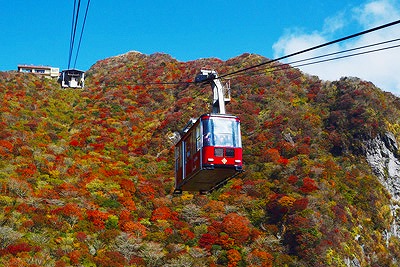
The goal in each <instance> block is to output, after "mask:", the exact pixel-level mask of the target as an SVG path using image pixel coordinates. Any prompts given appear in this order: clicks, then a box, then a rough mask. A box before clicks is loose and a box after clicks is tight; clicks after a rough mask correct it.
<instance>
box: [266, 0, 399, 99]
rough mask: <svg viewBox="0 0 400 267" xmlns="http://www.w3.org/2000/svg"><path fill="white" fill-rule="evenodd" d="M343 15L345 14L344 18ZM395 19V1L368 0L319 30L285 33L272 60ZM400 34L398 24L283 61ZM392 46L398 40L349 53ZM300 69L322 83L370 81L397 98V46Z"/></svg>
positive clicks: (397, 15)
mask: <svg viewBox="0 0 400 267" xmlns="http://www.w3.org/2000/svg"><path fill="white" fill-rule="evenodd" d="M345 12H346V13H347V15H345ZM349 12H350V13H351V15H350V16H349V15H348V13H349ZM351 18H353V20H351ZM398 19H400V7H399V6H398V4H396V2H395V1H391V0H376V1H369V2H366V3H365V4H364V5H363V6H360V7H358V8H355V9H352V10H346V11H344V12H342V13H340V14H336V15H335V14H333V16H332V17H329V18H327V19H325V23H324V25H321V28H322V30H321V31H314V32H312V33H305V32H302V31H300V30H299V29H291V30H288V31H287V32H286V33H285V34H283V35H282V36H281V38H280V39H279V40H278V41H277V42H276V43H275V44H274V45H273V49H274V57H275V58H279V57H281V56H284V55H289V54H292V53H295V52H298V51H301V50H304V49H307V48H310V47H314V46H316V45H319V44H323V43H326V42H329V41H332V40H334V39H337V38H340V37H343V36H336V37H332V36H335V33H336V32H337V31H338V30H341V29H343V28H344V27H348V26H352V28H357V29H360V28H361V30H367V29H370V28H373V27H376V26H379V25H383V24H386V23H389V22H392V21H396V20H398ZM358 31H360V30H354V31H351V33H356V32H358ZM399 33H400V25H394V26H391V27H389V28H385V29H382V30H379V31H376V32H373V33H369V34H366V35H362V36H361V37H357V38H354V39H351V40H349V41H345V42H341V43H337V44H334V45H330V46H327V47H324V48H321V49H317V50H313V51H311V52H307V53H304V54H301V55H299V56H296V57H290V58H288V59H287V60H286V61H285V62H287V63H290V62H293V61H296V60H299V59H306V58H311V57H315V56H320V55H325V54H328V53H334V52H339V51H343V50H347V49H352V48H356V47H361V46H365V45H370V44H374V43H378V42H383V41H388V40H392V39H396V38H400V34H399ZM336 35H338V34H336ZM391 45H400V41H398V42H393V43H391V44H386V45H383V46H377V47H371V48H368V49H366V50H357V51H353V52H351V53H359V52H362V51H367V50H371V49H377V48H382V47H387V46H391ZM343 55H345V54H339V55H335V56H334V57H338V56H343ZM323 59H326V58H323ZM320 60H321V59H320ZM293 65H296V64H293ZM300 69H301V70H302V71H304V72H306V73H309V74H312V75H317V76H319V77H320V78H321V79H324V80H337V79H340V77H343V76H355V77H359V78H361V79H364V80H367V81H371V82H373V83H374V84H375V85H376V86H378V87H380V88H381V89H382V90H384V91H390V92H393V93H395V94H397V95H400V75H399V70H400V47H398V48H394V49H388V50H385V51H381V52H375V53H368V54H364V55H360V56H354V57H349V58H345V59H339V60H334V61H328V62H325V63H320V64H313V65H310V66H304V67H300Z"/></svg>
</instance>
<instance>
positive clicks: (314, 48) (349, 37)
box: [220, 20, 400, 78]
mask: <svg viewBox="0 0 400 267" xmlns="http://www.w3.org/2000/svg"><path fill="white" fill-rule="evenodd" d="M399 23H400V20H396V21H393V22H390V23H387V24H384V25H381V26H378V27H375V28H371V29H368V30H365V31H362V32H358V33H355V34H352V35H348V36H346V37H342V38H339V39H336V40H333V41H330V42H327V43H323V44H320V45H317V46H313V47H310V48H307V49H304V50H301V51H298V52H295V53H292V54H289V55H285V56H282V57H279V58H275V59H272V60H268V61H266V62H262V63H260V64H257V65H253V66H250V67H247V68H243V69H240V70H236V71H233V72H230V73H227V74H223V75H221V76H220V78H224V77H227V76H232V75H235V74H238V73H241V72H245V71H248V70H251V69H254V68H258V67H261V66H263V65H266V64H270V63H273V62H276V61H279V60H282V59H286V58H289V57H293V56H296V55H300V54H303V53H306V52H310V51H312V50H316V49H319V48H322V47H325V46H328V45H332V44H335V43H339V42H342V41H345V40H349V39H352V38H355V37H358V36H361V35H364V34H367V33H371V32H374V31H378V30H382V29H384V28H387V27H390V26H393V25H396V24H399Z"/></svg>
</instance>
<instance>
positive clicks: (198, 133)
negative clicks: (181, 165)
mask: <svg viewBox="0 0 400 267" xmlns="http://www.w3.org/2000/svg"><path fill="white" fill-rule="evenodd" d="M200 149H201V130H200V124H199V125H197V127H196V151H199V150H200Z"/></svg>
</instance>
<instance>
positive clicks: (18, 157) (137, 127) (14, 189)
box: [0, 52, 400, 267]
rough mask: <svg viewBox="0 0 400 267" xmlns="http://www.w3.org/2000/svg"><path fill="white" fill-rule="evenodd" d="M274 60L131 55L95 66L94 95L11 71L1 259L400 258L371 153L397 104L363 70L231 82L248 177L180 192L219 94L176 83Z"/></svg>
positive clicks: (4, 108)
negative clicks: (185, 141) (335, 77)
mask: <svg viewBox="0 0 400 267" xmlns="http://www.w3.org/2000/svg"><path fill="white" fill-rule="evenodd" d="M266 60H267V59H266V58H263V57H260V56H257V55H252V54H243V55H241V56H239V57H236V58H233V59H230V60H227V61H221V60H218V59H200V60H196V61H191V62H179V61H177V60H175V59H173V58H171V57H170V56H169V55H165V54H153V55H144V54H141V53H137V52H130V53H127V54H124V55H121V56H117V57H113V58H108V59H105V60H101V61H98V62H97V63H96V64H95V65H93V66H92V68H91V69H90V70H89V71H87V73H86V76H87V79H86V88H85V89H84V90H71V89H60V88H59V85H58V84H57V83H56V82H55V81H53V80H50V79H45V78H41V77H38V76H34V75H29V74H23V73H15V72H0V96H1V98H0V101H2V103H1V105H0V117H1V121H0V207H1V211H0V266H30V267H34V266H35V267H36V266H57V267H62V266H113V267H114V266H282V267H283V266H398V265H399V263H400V240H399V236H395V235H388V234H387V233H388V232H389V231H390V228H391V225H392V223H393V220H394V219H395V218H394V217H393V214H392V213H391V210H390V208H389V204H390V201H391V198H392V196H391V195H390V194H389V193H388V191H387V190H386V189H385V188H384V187H383V186H382V185H381V183H380V182H379V180H378V179H377V177H376V175H375V174H374V173H373V172H372V170H371V168H370V166H369V165H368V163H367V161H366V159H365V150H366V141H367V140H370V139H373V138H375V137H377V136H380V135H384V134H385V133H387V132H390V133H392V134H393V135H394V136H395V137H396V139H397V140H400V120H399V114H400V112H399V110H400V102H399V99H398V98H397V97H395V96H393V95H392V94H390V93H385V92H383V91H382V90H380V89H378V88H376V87H375V86H374V85H373V84H371V83H369V82H366V81H362V80H360V79H357V78H342V79H341V80H340V81H332V82H326V81H321V80H319V79H318V77H313V76H309V75H306V74H304V73H301V72H300V71H299V70H297V69H292V68H284V69H283V70H280V71H270V70H269V69H264V70H263V71H262V72H246V73H244V74H240V75H237V76H234V77H232V79H231V89H232V101H231V103H230V104H229V105H228V106H227V110H228V113H231V114H235V115H237V116H238V117H240V119H241V122H242V136H243V137H242V138H243V153H244V155H243V160H244V168H245V172H244V173H243V174H241V175H240V176H239V177H238V178H235V179H232V180H230V181H229V182H228V184H227V185H226V186H225V187H223V188H221V189H219V190H217V191H214V192H212V193H211V194H208V195H200V194H197V193H194V194H193V193H188V192H184V193H183V194H182V195H179V196H174V195H173V194H172V193H173V189H174V188H173V187H174V181H173V180H174V165H173V164H174V142H176V134H177V132H179V131H180V130H181V128H182V127H183V126H184V125H185V124H186V123H187V121H188V120H189V119H190V118H192V117H198V116H199V115H201V114H203V113H207V112H209V111H210V108H211V107H210V103H211V98H212V92H211V87H210V86H209V85H201V84H194V83H181V84H168V82H178V81H180V82H182V81H193V80H194V78H195V76H196V74H197V73H198V72H199V71H200V69H201V68H204V67H207V68H212V69H215V70H216V71H218V72H219V73H220V74H223V73H229V72H232V71H235V70H239V69H242V68H245V67H248V66H252V65H255V64H259V63H261V62H264V61H266ZM274 64H277V65H279V63H274ZM287 67H288V66H287ZM160 82H162V83H164V84H160ZM396 155H397V153H396Z"/></svg>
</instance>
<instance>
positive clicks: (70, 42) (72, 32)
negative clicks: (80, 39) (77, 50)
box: [68, 0, 76, 69]
mask: <svg viewBox="0 0 400 267" xmlns="http://www.w3.org/2000/svg"><path fill="white" fill-rule="evenodd" d="M75 10H76V0H75V1H74V8H73V10H72V23H71V36H70V40H69V53H68V69H69V65H70V61H71V60H70V59H71V55H72V47H73V43H72V40H73V35H74V25H75Z"/></svg>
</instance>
